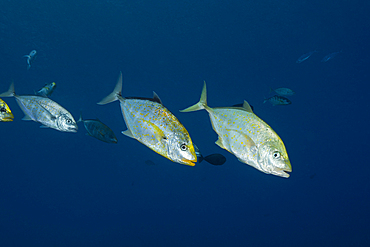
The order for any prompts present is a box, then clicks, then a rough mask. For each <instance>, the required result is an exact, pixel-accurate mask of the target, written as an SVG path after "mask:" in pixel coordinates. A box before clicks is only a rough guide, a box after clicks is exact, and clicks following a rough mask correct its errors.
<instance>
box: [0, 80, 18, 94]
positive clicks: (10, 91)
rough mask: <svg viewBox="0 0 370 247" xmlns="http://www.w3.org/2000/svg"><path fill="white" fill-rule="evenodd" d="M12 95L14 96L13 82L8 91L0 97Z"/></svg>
mask: <svg viewBox="0 0 370 247" xmlns="http://www.w3.org/2000/svg"><path fill="white" fill-rule="evenodd" d="M14 95H15V92H14V82H12V83H11V84H10V86H9V89H8V91H6V92H5V93H2V94H0V97H13V96H14Z"/></svg>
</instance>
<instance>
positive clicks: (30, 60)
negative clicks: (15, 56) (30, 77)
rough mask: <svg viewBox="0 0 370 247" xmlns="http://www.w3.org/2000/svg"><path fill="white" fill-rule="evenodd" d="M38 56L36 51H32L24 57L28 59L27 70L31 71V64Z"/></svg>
mask: <svg viewBox="0 0 370 247" xmlns="http://www.w3.org/2000/svg"><path fill="white" fill-rule="evenodd" d="M36 55H37V51H36V50H32V51H31V52H30V54H28V55H24V56H23V57H26V58H27V64H28V65H27V70H29V69H30V68H31V64H32V63H33V61H34V60H35V59H36Z"/></svg>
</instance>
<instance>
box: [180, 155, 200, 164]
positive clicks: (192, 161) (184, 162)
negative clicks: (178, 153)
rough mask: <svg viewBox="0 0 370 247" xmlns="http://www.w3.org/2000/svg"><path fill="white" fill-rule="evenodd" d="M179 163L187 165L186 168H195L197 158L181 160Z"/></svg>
mask: <svg viewBox="0 0 370 247" xmlns="http://www.w3.org/2000/svg"><path fill="white" fill-rule="evenodd" d="M181 162H182V164H184V165H188V166H195V163H196V162H197V157H195V159H192V160H188V159H181Z"/></svg>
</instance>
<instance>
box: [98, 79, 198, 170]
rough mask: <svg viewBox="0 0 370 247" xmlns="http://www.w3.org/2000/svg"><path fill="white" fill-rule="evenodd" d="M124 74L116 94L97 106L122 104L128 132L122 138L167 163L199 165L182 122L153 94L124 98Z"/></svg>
mask: <svg viewBox="0 0 370 247" xmlns="http://www.w3.org/2000/svg"><path fill="white" fill-rule="evenodd" d="M121 90H122V72H121V73H120V75H119V78H118V82H117V84H116V87H115V88H114V90H113V92H112V93H111V94H109V95H108V96H107V97H105V98H104V99H103V100H101V101H100V102H99V103H98V104H99V105H104V104H108V103H110V102H113V101H116V100H119V101H120V105H121V111H122V116H123V118H124V120H125V123H126V126H127V130H126V131H122V134H124V135H126V136H128V137H131V138H134V139H136V140H138V141H139V142H141V143H142V144H144V145H145V146H147V147H149V148H150V149H152V150H153V151H155V152H156V153H158V154H160V155H162V156H164V157H166V158H167V159H169V160H171V161H173V162H177V163H180V164H184V165H189V166H194V165H195V164H194V162H197V156H196V154H195V150H194V146H193V142H192V140H191V138H190V135H189V133H188V131H187V130H186V129H185V127H184V126H183V125H182V124H181V123H180V121H179V120H178V119H177V118H176V117H175V116H174V115H173V114H172V113H171V112H170V111H169V110H167V108H165V107H164V106H163V104H162V102H161V100H160V99H159V97H158V95H157V94H156V93H154V92H153V93H154V97H153V98H152V99H147V98H134V97H122V95H121Z"/></svg>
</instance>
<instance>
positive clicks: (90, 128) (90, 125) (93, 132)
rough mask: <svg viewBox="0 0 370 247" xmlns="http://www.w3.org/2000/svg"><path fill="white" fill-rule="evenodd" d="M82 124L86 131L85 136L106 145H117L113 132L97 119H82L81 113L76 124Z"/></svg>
mask: <svg viewBox="0 0 370 247" xmlns="http://www.w3.org/2000/svg"><path fill="white" fill-rule="evenodd" d="M79 122H82V123H83V124H84V126H85V129H86V131H87V135H89V136H92V137H95V138H96V139H98V140H100V141H103V142H106V143H117V137H116V135H115V134H114V132H113V131H112V130H111V129H110V128H109V127H108V126H107V125H105V124H103V123H102V122H101V121H100V120H99V119H85V120H84V119H82V113H80V118H79V119H78V120H77V123H79Z"/></svg>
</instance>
